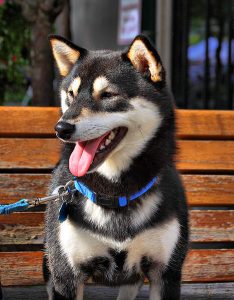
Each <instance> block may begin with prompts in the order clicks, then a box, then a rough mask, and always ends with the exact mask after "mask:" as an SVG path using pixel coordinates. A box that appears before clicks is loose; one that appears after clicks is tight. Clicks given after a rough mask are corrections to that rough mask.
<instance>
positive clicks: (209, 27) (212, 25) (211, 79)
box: [172, 0, 234, 109]
mask: <svg viewBox="0 0 234 300" xmlns="http://www.w3.org/2000/svg"><path fill="white" fill-rule="evenodd" d="M173 5H174V7H173V13H174V17H173V28H172V31H173V43H172V47H173V48H172V90H173V93H174V95H175V99H176V102H177V106H178V107H180V108H198V109H233V108H234V96H233V93H234V88H233V86H234V1H233V0H223V1H220V0H190V1H188V0H174V2H173Z"/></svg>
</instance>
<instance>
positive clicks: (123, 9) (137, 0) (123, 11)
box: [118, 0, 141, 45]
mask: <svg viewBox="0 0 234 300" xmlns="http://www.w3.org/2000/svg"><path fill="white" fill-rule="evenodd" d="M140 32H141V0H119V24H118V44H119V45H128V44H129V43H130V42H131V41H132V40H133V39H134V37H135V36H136V35H138V34H139V33H140Z"/></svg>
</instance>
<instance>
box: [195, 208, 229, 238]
mask: <svg viewBox="0 0 234 300" xmlns="http://www.w3.org/2000/svg"><path fill="white" fill-rule="evenodd" d="M190 230H191V235H190V240H191V242H234V210H192V211H190Z"/></svg>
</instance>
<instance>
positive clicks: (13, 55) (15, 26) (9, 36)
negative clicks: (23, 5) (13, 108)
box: [0, 1, 30, 104]
mask: <svg viewBox="0 0 234 300" xmlns="http://www.w3.org/2000/svg"><path fill="white" fill-rule="evenodd" d="M29 43H30V29H29V26H28V24H27V23H26V21H25V20H24V19H23V17H22V14H21V10H20V7H19V6H17V5H16V4H14V3H13V1H6V2H5V3H4V4H3V5H1V6H0V82H1V85H0V104H3V103H4V104H7V102H13V103H17V102H20V101H22V99H23V97H24V95H25V92H26V76H27V72H28V66H29V49H30V45H29Z"/></svg>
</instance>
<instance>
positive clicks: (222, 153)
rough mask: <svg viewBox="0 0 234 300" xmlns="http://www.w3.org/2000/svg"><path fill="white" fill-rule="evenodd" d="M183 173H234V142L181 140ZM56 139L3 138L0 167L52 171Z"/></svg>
mask: <svg viewBox="0 0 234 300" xmlns="http://www.w3.org/2000/svg"><path fill="white" fill-rule="evenodd" d="M178 147H179V153H178V157H177V160H178V168H179V169H180V170H182V171H190V170H192V171H206V172H207V171H232V170H234V159H233V157H234V141H179V142H178ZM59 148H60V147H59V141H57V140H56V139H33V138H32V139H9V138H2V139H0V157H1V161H0V168H3V169H12V168H15V169H34V168H36V169H49V168H53V167H54V166H55V164H56V163H57V162H58V160H59V152H60V151H59Z"/></svg>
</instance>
